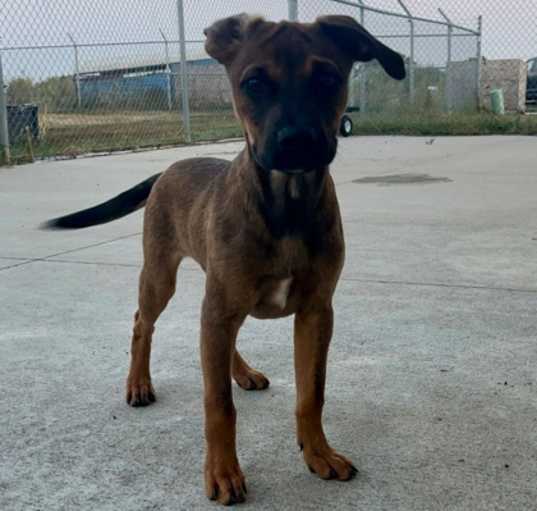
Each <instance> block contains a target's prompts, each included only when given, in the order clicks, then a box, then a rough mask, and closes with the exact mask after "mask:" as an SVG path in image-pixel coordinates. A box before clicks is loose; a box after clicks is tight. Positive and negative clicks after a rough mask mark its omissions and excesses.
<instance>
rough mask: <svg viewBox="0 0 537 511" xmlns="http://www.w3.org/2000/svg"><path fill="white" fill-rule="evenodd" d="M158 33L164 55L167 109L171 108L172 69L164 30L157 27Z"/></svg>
mask: <svg viewBox="0 0 537 511" xmlns="http://www.w3.org/2000/svg"><path fill="white" fill-rule="evenodd" d="M158 30H159V32H160V35H161V36H162V39H163V40H164V55H165V58H166V96H167V99H168V110H170V111H171V109H172V70H171V67H170V51H169V48H168V39H166V36H165V35H164V32H163V31H162V30H161V29H160V28H159V29H158Z"/></svg>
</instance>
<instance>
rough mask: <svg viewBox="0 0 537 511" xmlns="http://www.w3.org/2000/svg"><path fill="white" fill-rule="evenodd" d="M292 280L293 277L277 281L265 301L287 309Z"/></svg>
mask: <svg viewBox="0 0 537 511" xmlns="http://www.w3.org/2000/svg"><path fill="white" fill-rule="evenodd" d="M292 282H293V278H292V277H288V278H286V279H282V280H278V281H276V283H275V284H274V286H273V288H272V289H271V290H270V292H269V294H268V296H266V297H265V301H266V302H268V303H270V304H271V305H274V306H275V307H278V308H280V309H282V310H283V309H285V306H286V305H287V299H288V298H289V290H290V289H291V284H292Z"/></svg>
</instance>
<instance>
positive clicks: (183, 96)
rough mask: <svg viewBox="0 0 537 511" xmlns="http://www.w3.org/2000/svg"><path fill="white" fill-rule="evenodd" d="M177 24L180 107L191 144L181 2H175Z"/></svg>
mask: <svg viewBox="0 0 537 511" xmlns="http://www.w3.org/2000/svg"><path fill="white" fill-rule="evenodd" d="M177 24H178V29H179V44H180V46H181V105H182V110H183V126H184V129H185V139H186V141H187V142H188V143H190V142H192V129H191V127H190V105H189V102H188V99H189V98H188V68H187V66H188V64H187V60H186V41H185V11H184V7H183V0H177Z"/></svg>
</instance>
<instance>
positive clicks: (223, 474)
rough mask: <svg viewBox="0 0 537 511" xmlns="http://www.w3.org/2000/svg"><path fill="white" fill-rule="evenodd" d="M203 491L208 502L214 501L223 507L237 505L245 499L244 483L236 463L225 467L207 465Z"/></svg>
mask: <svg viewBox="0 0 537 511" xmlns="http://www.w3.org/2000/svg"><path fill="white" fill-rule="evenodd" d="M205 489H206V493H207V497H208V498H209V499H210V500H216V501H218V502H219V503H220V504H223V505H224V506H231V505H233V504H239V503H241V502H244V501H245V499H246V493H247V491H246V483H245V481H244V475H243V474H242V471H241V468H240V466H239V464H238V463H237V462H234V463H231V464H229V465H227V466H226V465H224V464H223V463H214V464H211V463H207V465H206V467H205Z"/></svg>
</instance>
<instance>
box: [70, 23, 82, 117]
mask: <svg viewBox="0 0 537 511" xmlns="http://www.w3.org/2000/svg"><path fill="white" fill-rule="evenodd" d="M67 37H68V38H69V40H70V41H71V44H72V45H73V50H74V54H75V88H76V104H77V106H78V108H79V109H80V108H81V107H82V95H81V93H80V61H79V59H78V45H77V44H76V41H75V39H74V37H73V36H72V35H71V34H69V33H67Z"/></svg>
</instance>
